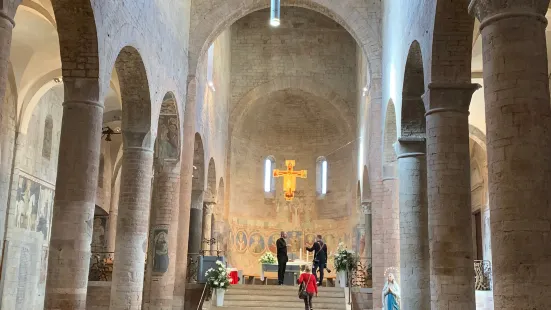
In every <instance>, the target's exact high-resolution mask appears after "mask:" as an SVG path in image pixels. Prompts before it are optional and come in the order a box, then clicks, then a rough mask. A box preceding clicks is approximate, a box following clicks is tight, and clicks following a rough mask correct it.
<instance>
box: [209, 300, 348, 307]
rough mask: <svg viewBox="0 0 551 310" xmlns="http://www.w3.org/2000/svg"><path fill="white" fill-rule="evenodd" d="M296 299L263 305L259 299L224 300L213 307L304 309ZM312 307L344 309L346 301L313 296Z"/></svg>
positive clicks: (301, 303) (302, 303) (302, 304)
mask: <svg viewBox="0 0 551 310" xmlns="http://www.w3.org/2000/svg"><path fill="white" fill-rule="evenodd" d="M295 299H296V300H292V301H291V300H286V299H281V300H279V301H277V302H268V303H266V304H264V306H262V305H263V302H259V301H231V300H224V307H214V308H215V309H226V308H235V309H247V310H255V309H264V310H266V309H293V310H294V309H304V301H302V300H300V299H298V297H295ZM312 307H313V308H314V309H331V310H346V302H345V301H344V299H343V300H342V302H341V303H339V304H335V303H322V302H317V299H316V298H315V297H314V299H312Z"/></svg>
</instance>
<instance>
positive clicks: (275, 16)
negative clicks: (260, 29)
mask: <svg viewBox="0 0 551 310" xmlns="http://www.w3.org/2000/svg"><path fill="white" fill-rule="evenodd" d="M280 13H281V3H280V0H272V7H271V9H270V25H271V26H272V27H279V24H280V20H279V18H280Z"/></svg>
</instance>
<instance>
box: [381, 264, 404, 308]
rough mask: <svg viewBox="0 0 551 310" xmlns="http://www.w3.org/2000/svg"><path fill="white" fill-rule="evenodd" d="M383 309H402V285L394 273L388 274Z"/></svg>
mask: <svg viewBox="0 0 551 310" xmlns="http://www.w3.org/2000/svg"><path fill="white" fill-rule="evenodd" d="M383 310H400V286H398V283H396V281H395V280H394V275H393V274H392V273H389V274H388V277H387V280H386V283H385V287H384V288H383Z"/></svg>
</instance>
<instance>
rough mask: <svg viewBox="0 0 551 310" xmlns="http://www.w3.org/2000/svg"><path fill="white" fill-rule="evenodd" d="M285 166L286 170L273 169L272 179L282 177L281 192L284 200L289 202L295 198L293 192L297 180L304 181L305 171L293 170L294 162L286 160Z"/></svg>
mask: <svg viewBox="0 0 551 310" xmlns="http://www.w3.org/2000/svg"><path fill="white" fill-rule="evenodd" d="M285 166H287V170H279V169H274V177H275V178H278V177H283V192H284V195H285V200H287V201H291V200H293V198H294V197H295V190H296V187H297V178H301V179H306V178H307V171H306V170H297V171H295V170H294V167H295V161H294V160H286V161H285Z"/></svg>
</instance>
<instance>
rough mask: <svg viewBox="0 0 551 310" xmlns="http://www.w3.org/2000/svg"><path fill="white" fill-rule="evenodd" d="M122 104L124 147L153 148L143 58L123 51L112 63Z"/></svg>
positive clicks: (147, 85) (127, 50)
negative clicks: (115, 71)
mask: <svg viewBox="0 0 551 310" xmlns="http://www.w3.org/2000/svg"><path fill="white" fill-rule="evenodd" d="M115 68H116V70H117V75H118V77H119V84H120V90H121V100H122V126H121V128H122V134H123V145H125V147H144V148H151V147H152V137H151V97H150V94H149V83H148V79H147V72H146V70H145V65H144V63H143V60H142V57H141V55H140V53H139V52H138V50H136V49H135V48H134V47H131V46H126V47H124V48H123V49H122V50H121V51H120V53H119V55H118V57H117V60H116V62H115Z"/></svg>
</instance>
